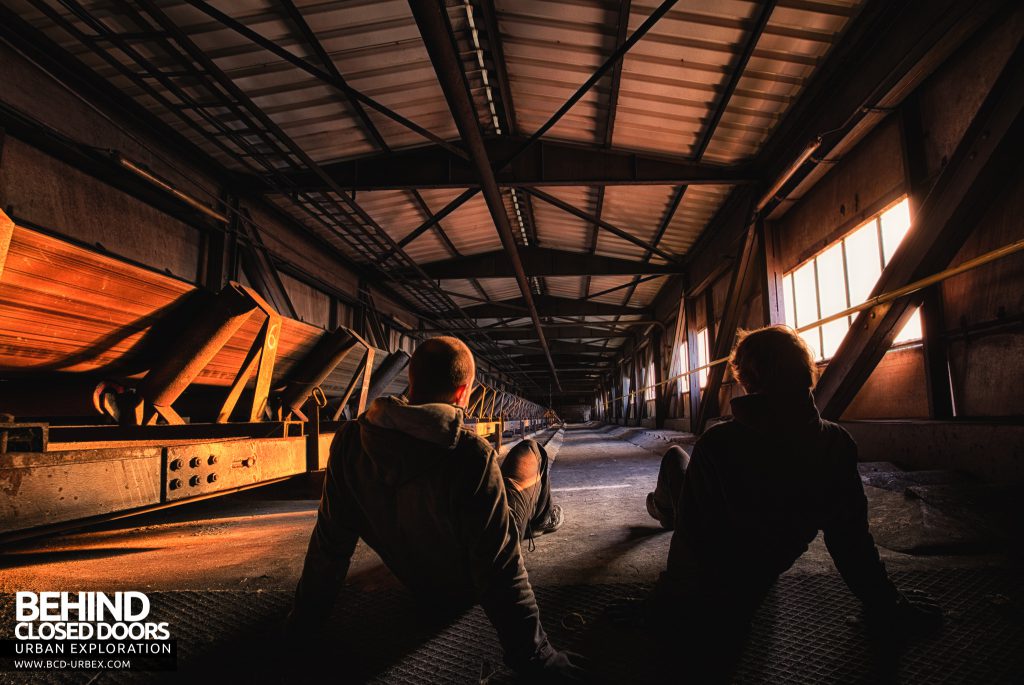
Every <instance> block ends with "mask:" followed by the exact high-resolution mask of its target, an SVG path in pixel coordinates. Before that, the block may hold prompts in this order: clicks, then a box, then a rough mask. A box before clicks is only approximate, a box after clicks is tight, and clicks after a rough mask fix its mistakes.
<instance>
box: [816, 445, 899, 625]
mask: <svg viewBox="0 0 1024 685" xmlns="http://www.w3.org/2000/svg"><path fill="white" fill-rule="evenodd" d="M843 439H844V442H845V444H844V446H843V449H844V454H843V457H842V464H841V467H840V468H841V469H842V472H841V473H840V474H839V483H838V497H837V508H836V512H835V514H834V515H833V517H832V520H831V521H830V522H828V524H827V525H826V526H825V528H824V533H825V546H826V547H828V551H829V554H831V555H832V560H833V561H834V562H835V565H836V568H837V569H838V570H839V573H840V575H842V577H843V580H845V581H846V584H847V585H848V586H849V588H850V590H851V591H852V592H853V594H855V595H857V597H858V598H859V599H860V601H861V602H863V603H864V605H865V607H867V608H869V609H874V608H886V607H891V606H893V605H894V604H896V602H897V601H898V600H899V598H900V595H899V592H898V591H897V590H896V586H895V585H893V584H892V581H890V580H889V575H888V574H887V573H886V571H885V566H884V565H883V564H882V560H881V559H880V558H879V556H878V548H877V547H875V540H874V538H873V537H871V532H870V530H868V500H867V497H865V496H864V486H863V485H862V484H861V481H860V473H859V472H858V471H857V445H856V444H855V443H854V442H853V439H852V438H850V437H849V436H847V435H844V436H843Z"/></svg>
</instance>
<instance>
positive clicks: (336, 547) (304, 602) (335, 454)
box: [288, 424, 359, 632]
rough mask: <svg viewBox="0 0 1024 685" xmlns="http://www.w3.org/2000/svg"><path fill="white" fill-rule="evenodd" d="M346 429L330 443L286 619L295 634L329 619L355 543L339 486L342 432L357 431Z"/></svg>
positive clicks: (352, 529) (342, 475) (311, 628)
mask: <svg viewBox="0 0 1024 685" xmlns="http://www.w3.org/2000/svg"><path fill="white" fill-rule="evenodd" d="M349 426H353V424H346V427H345V428H343V429H342V430H341V431H339V433H338V435H337V436H336V437H335V439H334V441H333V442H332V443H331V455H330V458H329V459H328V461H327V472H326V474H325V476H324V490H323V495H322V496H321V498H320V508H319V509H318V510H317V515H316V526H315V527H314V528H313V534H312V535H311V536H310V538H309V547H308V548H307V550H306V560H305V563H304V564H303V567H302V577H301V578H300V579H299V584H298V587H297V588H296V590H295V606H294V608H293V609H292V612H291V614H289V616H288V627H289V629H291V630H293V631H295V632H310V631H314V630H316V629H317V628H318V627H319V626H320V625H321V624H322V623H323V621H324V620H325V619H326V618H327V616H328V615H330V613H331V609H332V608H333V606H334V602H335V600H336V599H337V596H338V592H339V591H340V590H341V585H342V583H343V582H344V581H345V576H346V574H347V573H348V567H349V563H350V562H351V560H352V553H353V552H354V551H355V547H356V542H357V541H358V540H359V533H358V532H357V531H356V529H355V527H354V525H353V523H352V521H351V520H350V518H351V517H350V515H349V514H348V513H347V506H346V501H345V500H346V497H347V495H346V493H345V489H344V486H343V484H344V473H343V468H342V459H343V453H344V451H345V443H346V440H345V432H346V430H358V427H351V428H350V427H349Z"/></svg>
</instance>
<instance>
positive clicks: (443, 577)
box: [294, 397, 554, 669]
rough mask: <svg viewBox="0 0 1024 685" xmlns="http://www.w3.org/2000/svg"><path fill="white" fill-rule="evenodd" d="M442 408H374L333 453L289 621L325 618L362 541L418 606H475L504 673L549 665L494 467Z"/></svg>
mask: <svg viewBox="0 0 1024 685" xmlns="http://www.w3.org/2000/svg"><path fill="white" fill-rule="evenodd" d="M462 416H463V413H462V409H460V408H459V407H457V406H455V405H452V404H443V403H437V404H421V405H410V404H408V403H407V402H406V401H405V399H404V398H400V397H386V398H381V399H378V400H375V401H374V402H373V403H371V405H370V407H369V409H368V410H367V411H366V412H365V413H364V414H363V415H362V416H360V417H359V419H358V420H357V421H351V422H348V423H346V424H345V425H343V427H342V428H341V429H340V430H339V431H338V434H337V435H336V436H335V438H334V442H333V443H332V444H331V454H330V459H329V462H328V466H327V473H326V478H325V482H324V494H323V498H322V500H321V504H320V510H319V512H318V516H317V524H316V528H315V529H314V531H313V536H312V539H311V541H310V547H309V552H308V554H307V558H306V564H305V567H304V569H303V575H302V579H301V580H300V582H299V588H298V592H297V596H296V609H295V612H294V613H296V614H297V615H299V616H300V617H301V616H303V615H304V616H305V617H308V618H314V619H316V618H320V619H322V618H323V616H325V615H326V613H327V612H329V611H330V608H331V605H332V604H333V599H334V598H335V596H336V594H337V591H338V589H339V588H340V586H341V583H342V581H343V580H344V577H345V574H346V573H347V571H348V566H349V561H350V559H351V557H352V553H353V551H354V549H355V545H356V541H357V539H358V538H362V539H363V540H364V541H365V542H366V543H367V544H368V545H369V546H370V547H372V548H373V549H374V551H376V552H377V553H378V554H379V555H380V557H381V559H383V561H384V563H385V564H386V565H387V566H388V568H389V569H391V571H392V573H394V574H395V576H396V577H397V578H398V579H399V580H400V581H402V583H404V584H405V585H406V586H407V587H409V588H410V589H411V590H412V591H413V592H414V593H415V594H416V595H417V596H418V597H419V598H421V599H422V600H425V601H427V602H430V603H432V604H435V605H437V606H439V607H443V608H446V609H452V608H461V607H465V606H467V605H471V604H475V603H480V604H481V605H482V606H483V608H484V611H485V612H486V613H487V616H488V618H490V620H491V622H492V623H493V624H494V627H495V628H496V630H497V632H498V637H499V639H500V640H501V643H502V646H503V647H504V649H505V658H506V661H507V662H508V663H509V665H510V666H512V667H513V668H520V669H521V668H525V667H529V666H531V665H534V664H542V663H543V662H544V661H545V660H546V659H548V658H550V657H551V656H552V655H553V654H554V650H553V649H552V647H551V646H550V644H549V643H548V639H547V636H546V635H545V633H544V629H543V628H542V627H541V624H540V616H539V611H538V609H537V604H536V601H535V599H534V595H533V590H532V589H531V587H530V583H529V579H528V578H527V573H526V568H525V566H524V565H523V559H522V555H521V553H520V548H519V538H518V535H517V534H516V529H515V526H514V525H513V524H512V522H511V518H510V515H509V509H508V504H507V501H506V496H505V487H504V482H503V480H502V477H501V472H500V471H499V469H498V456H497V453H496V452H495V451H494V449H493V448H492V447H491V446H490V445H489V444H488V443H487V442H486V441H484V440H483V439H481V438H479V437H478V436H476V435H474V434H473V433H471V432H470V431H468V430H466V429H465V428H463V426H462Z"/></svg>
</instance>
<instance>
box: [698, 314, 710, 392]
mask: <svg viewBox="0 0 1024 685" xmlns="http://www.w3.org/2000/svg"><path fill="white" fill-rule="evenodd" d="M708 354H709V353H708V329H706V328H702V329H700V330H699V331H697V366H704V365H705V364H707V363H708ZM697 378H698V379H699V380H700V388H701V390H703V389H704V387H705V386H707V384H708V370H707V369H701V370H700V371H698V372H697Z"/></svg>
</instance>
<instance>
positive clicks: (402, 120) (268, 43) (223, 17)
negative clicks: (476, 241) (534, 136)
mask: <svg viewBox="0 0 1024 685" xmlns="http://www.w3.org/2000/svg"><path fill="white" fill-rule="evenodd" d="M185 2H187V3H188V4H189V5H191V6H192V7H194V8H195V9H197V10H199V11H200V12H202V13H203V14H205V15H207V16H208V17H210V18H211V19H213V20H214V21H216V22H218V23H219V24H221V25H223V26H224V27H226V28H228V29H231V30H232V31H234V32H235V33H238V34H239V35H241V36H244V37H245V38H247V39H249V40H250V41H252V42H253V43H255V44H256V45H258V46H260V47H261V48H263V49H264V50H267V51H268V52H271V53H273V54H274V55H276V56H277V57H279V58H280V59H282V60H284V61H285V62H288V63H289V64H291V65H292V66H293V67H296V68H298V69H301V70H302V71H304V72H306V73H307V74H309V75H310V76H313V77H314V78H316V79H317V80H319V81H322V82H323V83H325V84H327V85H329V86H331V87H332V88H336V89H337V90H340V91H341V92H343V93H345V95H347V96H348V97H350V98H352V99H354V100H356V101H358V102H360V103H362V104H363V105H366V106H367V107H369V108H370V109H372V110H374V111H375V112H378V113H380V114H382V115H384V116H385V117H387V118H388V119H391V120H392V121H394V122H396V123H398V124H401V125H402V126H404V127H406V128H408V129H409V130H410V131H413V132H415V133H418V134H419V135H421V136H423V137H424V138H426V139H427V140H430V141H432V142H434V143H436V144H437V145H440V146H441V147H443V148H445V149H447V150H448V151H449V152H451V153H452V154H453V155H457V156H459V157H464V156H465V154H466V153H465V151H464V150H462V149H460V148H458V147H456V146H455V145H452V144H451V143H449V142H448V141H446V140H445V139H443V138H441V137H440V136H438V135H435V134H434V133H431V132H430V131H428V130H427V129H425V128H423V127H422V126H420V125H419V124H417V123H415V122H413V121H411V120H409V119H407V118H406V117H404V116H402V115H401V114H398V113H397V112H395V111H394V110H392V109H390V108H388V107H385V106H384V105H382V104H381V103H379V102H377V101H376V100H374V99H373V98H371V97H369V96H367V95H365V94H363V93H361V92H360V91H358V90H356V89H355V88H353V87H352V86H350V85H348V83H346V82H345V81H344V79H339V78H337V77H335V76H334V75H333V74H330V73H328V72H326V71H324V70H323V69H320V68H319V67H317V66H315V65H313V64H310V63H309V62H307V61H306V60H304V59H303V58H301V57H298V56H296V55H294V54H293V53H291V52H289V51H288V50H286V49H284V48H283V47H281V46H280V45H278V44H277V43H275V42H274V41H272V40H270V39H269V38H267V37H265V36H262V35H260V34H259V33H257V32H256V31H253V30H252V29H251V28H249V27H248V26H246V25H245V24H243V23H241V22H240V21H238V20H236V19H233V18H232V17H230V16H229V15H227V14H225V13H224V12H221V11H220V10H218V9H217V8H216V7H213V6H212V5H210V4H209V3H206V2H204V1H203V0H185Z"/></svg>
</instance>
